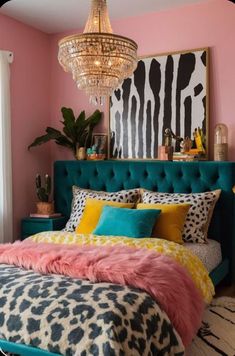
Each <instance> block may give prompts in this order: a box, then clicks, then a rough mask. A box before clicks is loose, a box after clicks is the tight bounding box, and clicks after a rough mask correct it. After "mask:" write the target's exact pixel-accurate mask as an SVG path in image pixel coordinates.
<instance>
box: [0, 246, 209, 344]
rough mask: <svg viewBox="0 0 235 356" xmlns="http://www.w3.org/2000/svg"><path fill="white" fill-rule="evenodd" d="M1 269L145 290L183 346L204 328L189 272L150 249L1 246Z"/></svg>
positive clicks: (202, 304) (201, 304)
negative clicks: (7, 266)
mask: <svg viewBox="0 0 235 356" xmlns="http://www.w3.org/2000/svg"><path fill="white" fill-rule="evenodd" d="M0 263H1V264H13V265H16V266H18V267H23V268H25V269H33V270H34V271H36V272H39V273H42V274H50V273H55V274H62V275H66V276H70V277H73V278H83V279H89V280H90V281H93V282H101V281H102V282H111V283H118V284H124V285H128V286H131V287H137V288H141V289H142V290H144V291H146V292H147V293H148V294H150V295H151V296H152V297H153V298H154V299H155V300H156V301H157V302H158V304H160V306H161V308H162V309H163V310H164V311H165V312H166V313H167V315H168V317H169V319H170V320H171V322H172V324H173V326H174V327H175V329H176V330H177V332H178V333H179V335H180V336H181V339H182V341H183V343H184V345H185V346H187V345H189V344H190V342H191V341H192V338H193V337H194V336H195V334H196V332H197V330H198V329H199V327H200V324H201V319H202V313H203V310H204V302H203V298H202V296H201V295H200V293H199V291H198V289H197V288H196V286H195V285H194V282H193V281H192V279H191V278H190V276H189V274H188V272H187V271H186V269H184V268H183V267H182V266H180V265H179V264H178V263H176V262H175V261H174V260H173V259H171V258H169V257H167V256H164V255H161V254H158V253H156V252H154V251H150V250H147V249H136V248H130V247H126V246H121V245H115V246H102V247H99V246H76V245H60V244H48V243H35V242H32V241H24V242H16V243H14V244H2V245H0Z"/></svg>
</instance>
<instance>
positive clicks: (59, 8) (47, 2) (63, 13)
mask: <svg viewBox="0 0 235 356" xmlns="http://www.w3.org/2000/svg"><path fill="white" fill-rule="evenodd" d="M206 1H208V0H108V9H109V14H110V17H111V19H117V18H124V17H130V16H136V15H140V14H143V13H148V12H156V11H161V10H165V9H169V8H173V7H177V6H182V5H183V6H184V5H190V4H193V3H199V2H206ZM89 8H90V1H89V0H11V1H8V2H7V3H5V4H4V5H3V6H2V7H1V9H0V13H3V14H5V15H8V16H10V17H13V18H14V19H17V20H19V21H21V22H23V23H26V24H28V25H30V26H33V27H35V28H37V29H39V30H41V31H44V32H47V33H57V32H63V31H67V30H72V29H78V28H82V27H83V26H84V25H85V22H86V19H87V16H88V12H89Z"/></svg>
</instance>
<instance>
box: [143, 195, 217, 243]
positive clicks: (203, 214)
mask: <svg viewBox="0 0 235 356" xmlns="http://www.w3.org/2000/svg"><path fill="white" fill-rule="evenodd" d="M141 192H142V202H143V203H146V204H147V203H148V204H182V203H188V204H190V205H191V207H190V209H189V211H188V214H187V216H186V220H185V223H184V229H183V233H182V237H183V240H184V241H185V242H196V243H206V242H207V231H208V228H209V223H210V220H211V217H212V213H213V210H214V207H215V204H216V202H217V200H218V198H219V195H220V190H214V191H211V192H204V193H192V194H181V193H158V192H151V191H146V190H141Z"/></svg>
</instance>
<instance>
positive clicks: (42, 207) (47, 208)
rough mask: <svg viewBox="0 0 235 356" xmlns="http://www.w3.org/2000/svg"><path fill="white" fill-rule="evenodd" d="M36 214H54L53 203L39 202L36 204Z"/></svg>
mask: <svg viewBox="0 0 235 356" xmlns="http://www.w3.org/2000/svg"><path fill="white" fill-rule="evenodd" d="M36 207H37V214H43V215H44V214H45V215H47V214H53V213H54V203H53V202H43V201H39V202H37V203H36Z"/></svg>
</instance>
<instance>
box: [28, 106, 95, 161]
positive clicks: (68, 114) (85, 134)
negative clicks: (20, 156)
mask: <svg viewBox="0 0 235 356" xmlns="http://www.w3.org/2000/svg"><path fill="white" fill-rule="evenodd" d="M61 112H62V116H63V120H62V121H61V123H62V124H63V133H62V132H61V131H59V130H56V129H54V128H53V127H47V128H46V134H45V135H42V136H39V137H37V138H36V139H35V140H34V141H33V142H32V143H31V144H30V145H29V146H28V149H30V148H32V147H35V146H39V145H42V144H43V143H46V142H48V141H51V140H53V141H55V143H56V144H57V145H60V146H64V147H67V148H69V149H71V150H72V151H73V153H74V155H75V154H76V150H77V147H90V146H91V140H92V133H93V130H94V127H95V126H96V125H97V124H98V123H99V122H100V120H101V116H102V114H101V112H100V111H99V110H96V111H94V113H93V114H92V115H91V116H89V117H88V118H86V115H85V111H82V112H81V113H80V114H79V116H78V117H77V118H75V116H74V112H73V110H72V109H71V108H66V107H62V109H61Z"/></svg>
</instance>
